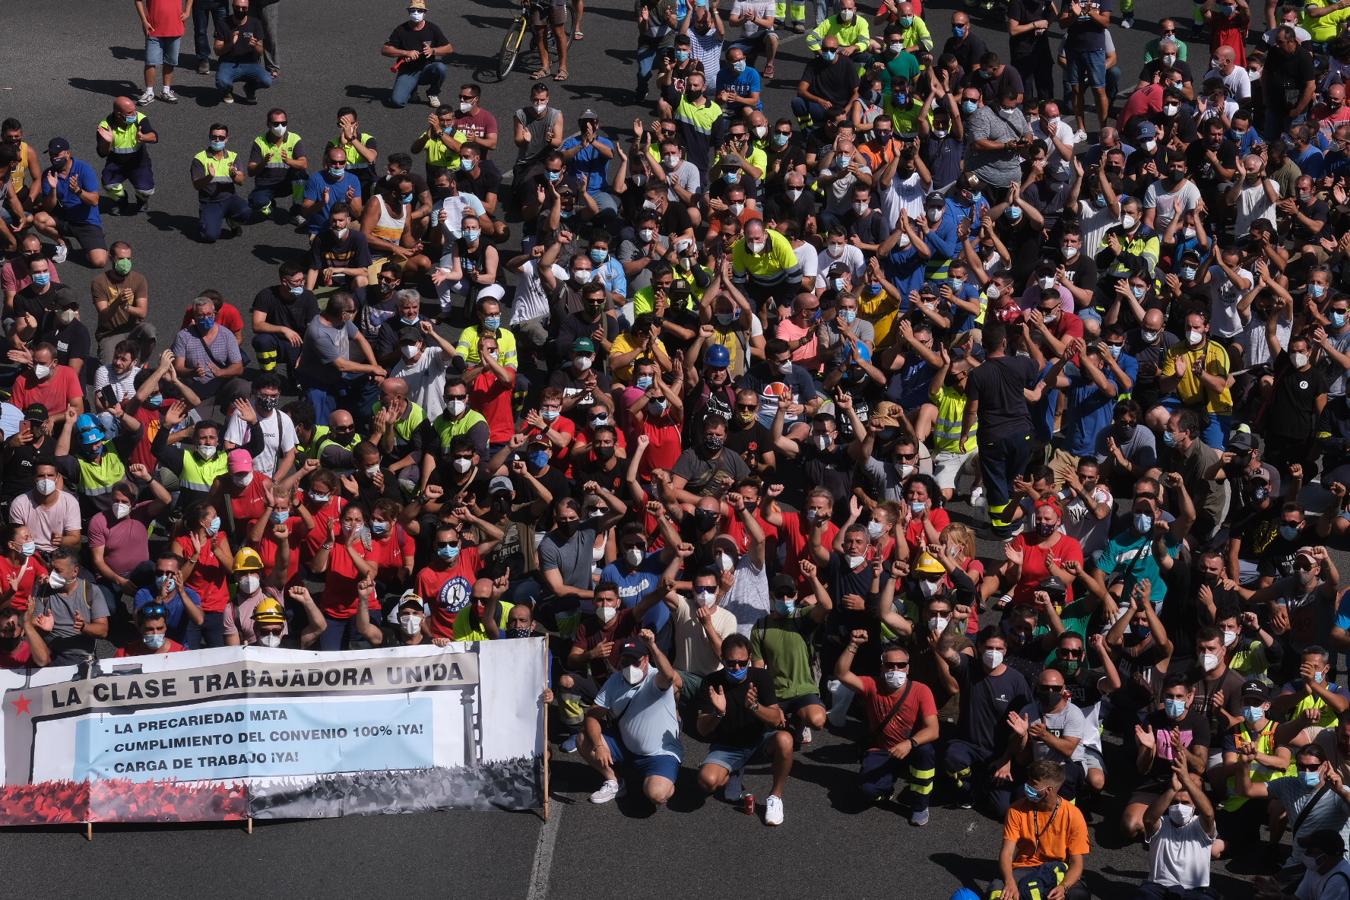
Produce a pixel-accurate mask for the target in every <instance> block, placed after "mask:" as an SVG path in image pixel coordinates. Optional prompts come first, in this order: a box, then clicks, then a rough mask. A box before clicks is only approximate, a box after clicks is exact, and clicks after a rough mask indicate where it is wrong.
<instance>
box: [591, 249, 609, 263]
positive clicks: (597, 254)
mask: <svg viewBox="0 0 1350 900" xmlns="http://www.w3.org/2000/svg"><path fill="white" fill-rule="evenodd" d="M607 259H609V251H608V250H592V251H591V262H593V263H596V264H599V263H602V262H604V261H605V260H607Z"/></svg>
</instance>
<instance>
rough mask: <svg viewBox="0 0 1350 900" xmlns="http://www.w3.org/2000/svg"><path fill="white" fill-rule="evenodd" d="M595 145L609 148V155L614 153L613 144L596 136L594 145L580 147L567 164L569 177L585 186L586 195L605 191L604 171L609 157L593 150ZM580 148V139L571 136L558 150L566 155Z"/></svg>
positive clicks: (604, 138) (607, 139)
mask: <svg viewBox="0 0 1350 900" xmlns="http://www.w3.org/2000/svg"><path fill="white" fill-rule="evenodd" d="M596 144H604V145H605V146H606V147H608V148H609V150H610V153H611V154H613V153H614V143H613V142H612V141H610V139H609V138H606V137H600V136H598V135H597V136H596V138H595V141H594V143H592V144H591V146H589V147H582V148H581V149H580V150H579V151H577V155H576V156H574V157H572V159H571V161H570V162H568V163H567V172H568V174H569V175H572V176H574V177H575V178H577V179H579V180H581V181H582V182H583V183H584V184H585V185H586V193H588V194H594V193H597V192H599V191H602V190H604V189H605V170H606V168H608V166H609V161H610V159H611V157H610V156H605V155H604V154H603V153H601V152H600V151H599V150H597V149H595V145H596ZM580 146H581V138H580V137H578V136H576V135H572V136H571V137H570V138H568V139H567V140H565V141H563V142H562V146H561V147H559V148H558V151H559V152H560V153H566V152H567V151H568V150H571V149H572V148H573V147H580Z"/></svg>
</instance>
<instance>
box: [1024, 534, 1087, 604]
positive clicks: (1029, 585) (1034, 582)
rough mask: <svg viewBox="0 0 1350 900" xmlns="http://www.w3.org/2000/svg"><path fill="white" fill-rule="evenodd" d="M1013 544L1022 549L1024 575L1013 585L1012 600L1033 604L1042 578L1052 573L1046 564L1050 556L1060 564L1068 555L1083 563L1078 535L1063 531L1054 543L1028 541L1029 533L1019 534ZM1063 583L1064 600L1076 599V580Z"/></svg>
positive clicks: (1066, 601) (1068, 557)
mask: <svg viewBox="0 0 1350 900" xmlns="http://www.w3.org/2000/svg"><path fill="white" fill-rule="evenodd" d="M1012 546H1013V549H1014V550H1021V551H1022V576H1021V577H1020V578H1019V579H1018V580H1017V586H1016V587H1014V588H1013V602H1014V603H1016V604H1017V605H1018V606H1031V605H1033V604H1034V603H1035V602H1036V601H1035V599H1034V598H1033V595H1034V594H1035V593H1036V590H1037V589H1038V588H1039V587H1040V585H1041V582H1042V581H1045V579H1047V578H1049V577H1050V570H1049V569H1048V568H1046V565H1045V559H1046V557H1047V556H1048V557H1050V558H1051V559H1053V560H1054V561H1055V565H1057V566H1061V567H1062V566H1063V565H1064V561H1065V560H1069V559H1071V560H1073V561H1074V562H1076V563H1078V565H1079V567H1080V568H1081V567H1082V566H1083V547H1082V545H1081V544H1079V543H1078V539H1077V538H1071V537H1069V536H1068V535H1067V534H1062V533H1061V534H1060V536H1059V540H1058V541H1056V542H1055V545H1054V546H1053V547H1038V546H1036V545H1035V544H1028V543H1027V539H1026V535H1024V534H1019V535H1018V536H1017V537H1015V538H1013V542H1012ZM1064 587H1065V590H1064V603H1065V605H1067V604H1070V603H1072V602H1073V584H1072V583H1070V584H1067V585H1065V586H1064Z"/></svg>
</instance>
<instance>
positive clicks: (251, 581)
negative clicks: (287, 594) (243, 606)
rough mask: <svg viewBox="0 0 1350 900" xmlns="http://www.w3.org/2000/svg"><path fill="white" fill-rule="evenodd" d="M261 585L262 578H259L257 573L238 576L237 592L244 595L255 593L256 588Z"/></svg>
mask: <svg viewBox="0 0 1350 900" xmlns="http://www.w3.org/2000/svg"><path fill="white" fill-rule="evenodd" d="M261 585H262V579H261V578H259V577H258V576H257V575H240V576H239V593H241V594H243V595H244V596H248V595H250V594H255V593H257V591H258V588H259V587H260V586H261Z"/></svg>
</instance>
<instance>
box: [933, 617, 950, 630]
mask: <svg viewBox="0 0 1350 900" xmlns="http://www.w3.org/2000/svg"><path fill="white" fill-rule="evenodd" d="M950 621H951V620H950V619H946V618H943V617H942V616H933V617H932V618H931V619H929V620H928V630H929V631H931V632H933V634H942V632H944V631H946V630H947V623H948V622H950Z"/></svg>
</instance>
